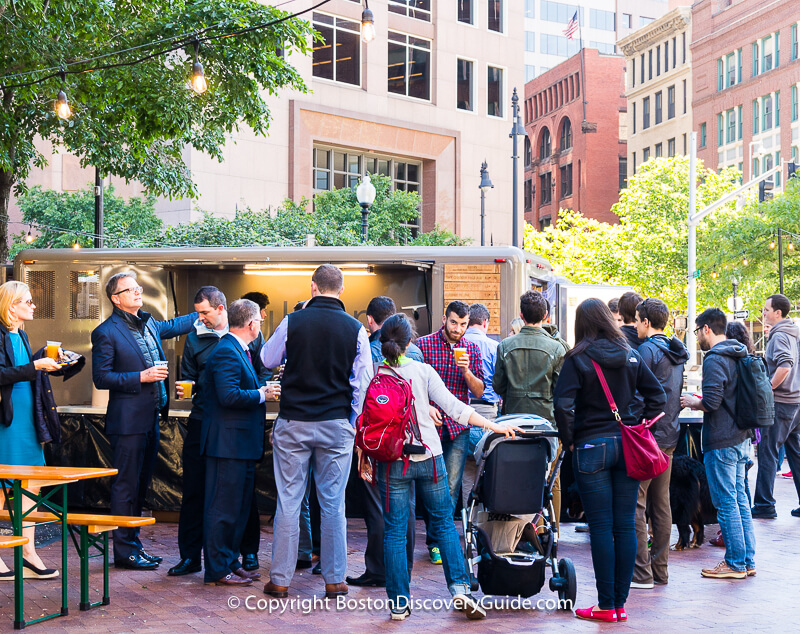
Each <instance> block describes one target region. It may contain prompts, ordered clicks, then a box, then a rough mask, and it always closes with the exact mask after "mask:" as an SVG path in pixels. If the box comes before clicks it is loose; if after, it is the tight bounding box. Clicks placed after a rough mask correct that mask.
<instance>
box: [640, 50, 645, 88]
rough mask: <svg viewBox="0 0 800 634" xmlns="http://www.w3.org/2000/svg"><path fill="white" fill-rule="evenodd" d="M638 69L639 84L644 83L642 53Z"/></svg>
mask: <svg viewBox="0 0 800 634" xmlns="http://www.w3.org/2000/svg"><path fill="white" fill-rule="evenodd" d="M639 69H640V75H641V78H640V80H639V83H640V84H643V83H644V53H642V58H641V59H640V60H639Z"/></svg>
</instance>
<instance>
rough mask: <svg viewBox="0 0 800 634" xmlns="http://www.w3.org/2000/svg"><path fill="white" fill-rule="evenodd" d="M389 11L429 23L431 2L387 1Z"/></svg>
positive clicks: (424, 0)
mask: <svg viewBox="0 0 800 634" xmlns="http://www.w3.org/2000/svg"><path fill="white" fill-rule="evenodd" d="M389 11H391V12H392V13H399V14H401V15H407V16H408V17H409V18H416V19H417V20H425V22H430V21H431V0H389Z"/></svg>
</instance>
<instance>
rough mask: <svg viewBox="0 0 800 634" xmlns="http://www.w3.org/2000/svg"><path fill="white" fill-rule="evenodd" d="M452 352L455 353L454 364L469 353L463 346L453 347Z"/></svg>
mask: <svg viewBox="0 0 800 634" xmlns="http://www.w3.org/2000/svg"><path fill="white" fill-rule="evenodd" d="M453 352H454V353H455V355H456V365H458V362H459V361H461V359H463V358H464V357H465V356H467V355H468V354H469V353H468V352H467V351H466V349H465V348H455V349H454V350H453Z"/></svg>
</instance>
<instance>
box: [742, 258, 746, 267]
mask: <svg viewBox="0 0 800 634" xmlns="http://www.w3.org/2000/svg"><path fill="white" fill-rule="evenodd" d="M742 264H744V265H745V266H747V256H744V260H743V261H742Z"/></svg>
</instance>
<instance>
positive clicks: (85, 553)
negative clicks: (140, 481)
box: [0, 511, 156, 610]
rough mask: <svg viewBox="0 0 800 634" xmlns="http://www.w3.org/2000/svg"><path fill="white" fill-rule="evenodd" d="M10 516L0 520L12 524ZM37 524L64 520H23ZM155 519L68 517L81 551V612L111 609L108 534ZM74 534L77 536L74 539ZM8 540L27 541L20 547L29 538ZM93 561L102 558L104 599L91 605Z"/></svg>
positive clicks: (41, 516) (43, 515)
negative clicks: (90, 569) (90, 564)
mask: <svg viewBox="0 0 800 634" xmlns="http://www.w3.org/2000/svg"><path fill="white" fill-rule="evenodd" d="M10 519H11V514H10V513H9V512H8V511H0V520H10ZM22 521H23V522H32V523H34V524H49V523H59V524H60V523H61V518H59V517H58V516H57V515H55V514H53V513H47V512H44V511H31V512H30V513H28V514H27V515H26V516H25V517H24V518H23V520H22ZM155 523H156V518H154V517H128V516H124V515H99V514H93V513H67V526H68V527H69V529H70V535H71V536H72V542H73V543H74V544H75V550H77V551H78V556H79V557H80V563H81V602H80V609H81V610H89V609H90V608H93V607H96V606H98V605H108V604H109V603H110V602H111V601H110V599H109V595H108V592H109V583H108V567H109V566H108V553H109V550H108V534H109V532H111V531H113V530H115V529H117V528H119V527H120V526H124V527H126V528H137V527H141V526H148V525H150V524H155ZM75 532H77V533H78V536H77V537H76V536H75ZM6 539H15V540H24V541H21V542H18V543H14V544H11V545H12V546H21V545H22V544H24V543H27V541H28V539H27V537H13V538H12V537H6ZM6 547H8V546H6ZM92 547H94V548H96V549H97V550H98V551H100V552H99V553H98V554H95V555H90V554H89V550H90V549H91V548H92ZM94 557H102V558H103V599H102V601H97V602H95V603H92V602H91V601H89V559H92V558H94Z"/></svg>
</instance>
